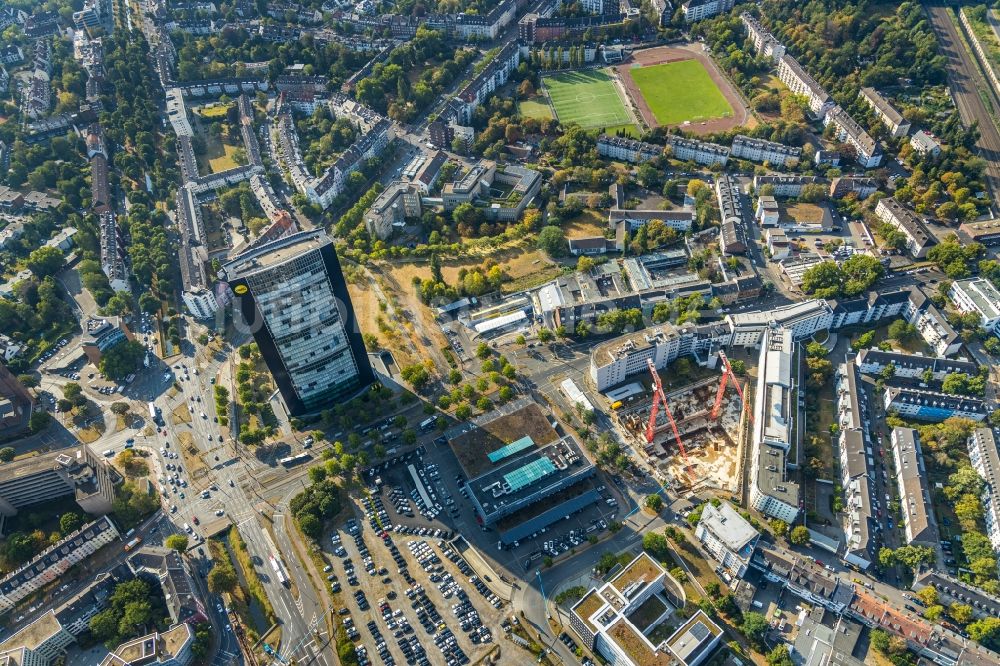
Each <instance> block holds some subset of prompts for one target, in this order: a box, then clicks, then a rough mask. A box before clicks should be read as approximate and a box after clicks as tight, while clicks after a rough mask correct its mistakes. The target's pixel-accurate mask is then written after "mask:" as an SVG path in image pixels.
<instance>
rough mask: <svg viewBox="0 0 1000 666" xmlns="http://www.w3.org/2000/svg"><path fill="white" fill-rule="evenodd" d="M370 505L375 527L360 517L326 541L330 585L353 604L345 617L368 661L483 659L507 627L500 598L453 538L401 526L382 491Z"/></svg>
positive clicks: (341, 612) (451, 664)
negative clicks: (392, 518)
mask: <svg viewBox="0 0 1000 666" xmlns="http://www.w3.org/2000/svg"><path fill="white" fill-rule="evenodd" d="M362 508H363V509H364V510H365V513H366V517H367V521H368V526H364V525H362V523H361V522H360V521H356V520H353V519H352V520H350V521H348V522H347V524H345V526H344V528H343V530H342V531H338V532H337V533H336V534H334V535H333V537H332V539H331V543H330V545H329V548H327V547H326V546H324V551H328V552H326V553H325V555H326V557H327V559H328V560H329V561H330V562H331V564H330V565H329V566H328V567H327V571H326V573H327V575H328V579H327V584H329V585H330V586H331V591H333V592H340V593H341V598H342V599H343V600H344V604H345V605H344V606H343V607H342V608H340V609H338V611H337V622H338V623H339V624H340V625H341V626H342V627H343V628H344V630H345V631H346V632H347V634H348V636H349V637H350V638H351V639H352V640H353V641H354V642H355V646H356V651H357V653H358V657H359V661H360V663H361V664H363V665H364V664H368V663H372V664H387V665H388V666H394V665H395V664H444V665H446V666H456V665H460V664H467V663H470V661H475V660H478V659H480V658H481V657H482V656H483V655H484V654H485V653H486V652H487V651H488V650H489V647H490V645H491V643H492V642H493V639H494V632H495V631H496V627H498V626H499V623H500V620H501V615H502V613H503V604H502V602H501V601H500V599H498V598H496V597H495V596H492V593H491V592H489V590H488V589H486V588H485V586H484V585H483V584H482V583H481V581H478V580H477V579H475V574H474V572H473V571H472V570H471V568H469V566H468V564H466V563H465V562H464V560H463V559H462V558H461V557H460V556H459V555H458V553H457V552H455V551H454V549H452V548H451V546H450V545H449V544H448V543H447V542H446V541H444V540H442V539H435V537H434V536H433V533H431V534H428V535H427V537H421V536H411V535H405V534H403V533H401V532H396V531H395V530H396V526H395V525H390V523H389V521H388V514H387V512H385V509H384V505H383V504H382V503H381V502H380V499H379V498H378V497H370V498H368V499H367V500H366V501H365V502H364V505H363V507H362ZM372 524H374V525H375V526H376V529H370V527H371V525H372ZM383 528H386V529H385V530H383ZM414 529H416V528H414ZM423 529H427V528H423ZM438 529H440V528H438ZM439 535H440V536H441V537H448V536H450V534H447V533H445V532H443V531H441V532H439ZM445 560H448V561H447V562H446V561H445ZM389 562H392V563H393V565H392V567H389V565H388V563H389ZM382 565H384V566H382ZM362 570H363V571H362ZM470 579H471V580H470ZM480 588H482V590H483V591H480ZM404 596H405V598H404ZM418 625H419V626H418Z"/></svg>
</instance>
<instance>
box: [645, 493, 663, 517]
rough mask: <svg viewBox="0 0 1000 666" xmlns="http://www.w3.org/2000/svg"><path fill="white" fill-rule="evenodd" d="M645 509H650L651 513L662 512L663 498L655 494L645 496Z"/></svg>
mask: <svg viewBox="0 0 1000 666" xmlns="http://www.w3.org/2000/svg"><path fill="white" fill-rule="evenodd" d="M646 508H648V509H650V510H651V511H652V512H653V513H659V512H660V511H662V510H663V498H662V497H660V495H659V494H657V493H654V494H652V495H647V496H646Z"/></svg>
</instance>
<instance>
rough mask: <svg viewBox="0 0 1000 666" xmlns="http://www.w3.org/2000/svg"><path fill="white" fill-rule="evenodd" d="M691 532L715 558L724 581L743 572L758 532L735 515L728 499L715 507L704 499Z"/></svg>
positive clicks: (732, 578) (732, 579)
mask: <svg viewBox="0 0 1000 666" xmlns="http://www.w3.org/2000/svg"><path fill="white" fill-rule="evenodd" d="M694 535H695V536H696V537H697V538H698V540H699V541H701V545H702V546H703V547H704V548H705V550H707V551H708V553H709V554H710V555H711V556H712V557H713V558H715V561H716V562H717V563H718V565H719V566H718V568H717V569H716V571H719V572H720V574H721V575H722V577H723V578H724V579H725V581H726V582H727V583H732V581H734V580H740V579H741V578H743V576H744V575H745V574H746V572H747V567H748V566H749V565H750V559H751V558H752V557H753V551H754V548H756V547H757V540H758V539H759V538H760V532H758V531H757V530H756V529H754V527H753V526H752V525H751V524H750V523H749V522H748V521H747V520H746V519H745V518H744V517H743V516H741V515H740V514H739V512H738V511H737V510H736V509H734V508H733V507H732V505H731V504H729V502H726V501H723V502H722V503H721V504H719V506H718V507H716V506H715V505H714V504H713V503H711V502H708V503H706V504H705V505H704V506H703V507H702V512H701V520H699V521H698V526H697V527H696V528H695V531H694Z"/></svg>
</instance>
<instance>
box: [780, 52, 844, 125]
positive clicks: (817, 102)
mask: <svg viewBox="0 0 1000 666" xmlns="http://www.w3.org/2000/svg"><path fill="white" fill-rule="evenodd" d="M778 78H779V79H781V82H782V83H784V84H785V85H786V86H788V89H789V90H791V91H792V92H793V93H795V94H796V95H805V97H806V99H807V100H808V102H809V110H810V111H812V112H813V113H814V114H815V115H816V116H817V117H820V118H822V117H823V116H825V115H826V112H827V111H828V110H829V109H830V108H831V107H832V106H833V100H832V99H831V98H830V95H829V94H828V93H827V92H826V90H825V89H824V88H823V86H821V85H820V84H819V83H817V81H816V79H814V78H813V77H811V76H809V73H808V72H806V70H804V69H802V65H800V64H799V61H798V60H796V59H795V58H793V57H792V56H790V55H788V54H785V55H783V56H781V57H780V58H778Z"/></svg>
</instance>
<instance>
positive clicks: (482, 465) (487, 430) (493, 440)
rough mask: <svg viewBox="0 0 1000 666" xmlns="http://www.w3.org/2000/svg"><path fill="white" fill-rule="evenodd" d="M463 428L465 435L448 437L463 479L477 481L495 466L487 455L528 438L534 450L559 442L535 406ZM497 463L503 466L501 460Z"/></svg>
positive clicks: (547, 420) (538, 408) (524, 407)
mask: <svg viewBox="0 0 1000 666" xmlns="http://www.w3.org/2000/svg"><path fill="white" fill-rule="evenodd" d="M491 416H492V418H489V420H483V419H480V420H478V421H477V422H473V423H472V424H471V425H468V426H466V427H465V432H461V433H460V434H455V435H451V436H449V444H450V445H451V449H452V451H453V452H454V453H455V457H457V458H458V462H459V464H461V466H462V469H463V470H464V471H465V476H466V478H469V479H473V478H476V477H478V476H480V475H482V474H484V473H486V472H488V471H489V470H491V469H494V468H495V467H496V465H494V464H493V463H492V462H491V461H490V459H489V454H491V453H493V452H495V451H498V450H500V449H502V448H503V447H505V446H507V445H508V444H511V443H512V442H515V441H517V440H519V439H521V438H523V437H530V438H531V440H532V441H533V442H534V444H535V447H536V448H537V447H540V446H545V445H547V444H549V443H551V442H554V441H555V440H557V439H558V438H559V435H558V434H557V433H556V431H555V429H553V428H552V425H551V424H550V423H549V417H548V416H546V414H545V412H544V411H542V408H541V407H540V406H539V405H537V404H536V403H534V402H529V403H528V404H526V405H524V406H522V407H520V408H518V409H515V410H513V411H510V412H506V413H498V414H493V415H491ZM500 462H503V461H502V460H501V461H500Z"/></svg>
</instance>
